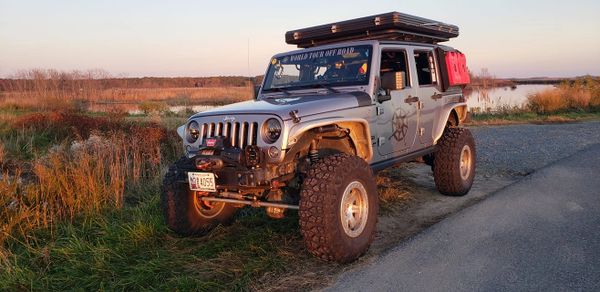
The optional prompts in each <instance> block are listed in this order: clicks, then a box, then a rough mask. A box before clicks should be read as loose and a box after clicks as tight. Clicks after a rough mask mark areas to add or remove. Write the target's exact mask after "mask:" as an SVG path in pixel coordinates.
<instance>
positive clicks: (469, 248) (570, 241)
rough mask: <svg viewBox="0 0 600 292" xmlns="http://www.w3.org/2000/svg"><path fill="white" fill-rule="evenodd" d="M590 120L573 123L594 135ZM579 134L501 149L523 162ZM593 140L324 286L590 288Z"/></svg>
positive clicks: (596, 281) (597, 280)
mask: <svg viewBox="0 0 600 292" xmlns="http://www.w3.org/2000/svg"><path fill="white" fill-rule="evenodd" d="M595 125H596V126H595V128H594V124H586V125H583V127H587V126H591V127H592V128H591V129H595V130H596V131H595V133H594V135H596V136H595V137H596V139H597V134H598V123H596V124H595ZM569 126H572V125H569ZM565 128H567V129H569V128H571V127H558V128H555V127H542V129H553V130H557V131H556V132H553V133H552V134H551V135H557V136H560V135H561V134H562V133H565V132H563V131H562V130H565V131H566V130H567V129H565ZM531 129H534V130H538V129H539V128H531ZM531 129H530V130H531ZM578 129H579V128H576V129H575V130H573V131H576V130H578ZM506 130H507V131H510V130H512V129H510V130H509V129H506ZM515 130H520V128H516V129H515ZM522 133H529V132H522ZM567 133H569V134H570V132H568V131H567ZM581 133H584V134H589V133H588V132H581ZM479 134H480V135H481V133H479ZM503 134H507V133H503ZM532 136H533V135H532ZM540 136H544V135H543V134H542V135H540ZM508 137H509V136H508ZM586 137H587V136H584V137H575V136H573V137H571V138H568V137H560V138H556V137H552V138H550V139H541V140H542V141H544V140H545V141H547V142H550V143H551V144H550V145H549V146H552V147H551V148H549V149H548V148H544V150H545V151H546V152H545V153H541V154H539V155H538V154H537V153H534V154H533V155H532V156H533V157H529V155H524V156H523V155H521V154H520V153H527V151H510V152H509V153H511V154H512V153H515V155H519V156H523V157H518V158H521V159H522V160H521V161H522V163H525V164H526V167H537V166H538V165H540V164H541V163H543V162H544V161H545V160H546V159H548V158H550V157H556V155H563V153H560V154H556V153H555V152H553V151H567V150H572V149H571V148H569V149H563V148H564V146H561V145H556V143H555V142H557V141H561V143H569V142H575V141H580V140H581V139H583V140H584V141H586ZM538 138H539V137H537V136H533V137H531V139H530V140H531V141H532V143H535V142H537V141H540V140H538ZM562 139H568V140H565V141H563V140H562ZM570 139H577V140H570ZM595 142H596V143H595V144H594V145H590V147H588V148H586V149H584V150H582V151H578V152H576V153H574V154H573V155H572V156H568V157H567V158H565V159H560V160H558V161H557V162H554V163H551V164H550V165H549V166H547V167H543V168H541V169H536V171H535V172H534V173H533V174H532V175H531V176H528V177H527V178H525V179H522V180H520V181H518V182H517V183H515V184H512V185H510V186H508V187H507V188H504V189H502V190H500V191H498V192H496V193H494V194H493V195H492V196H491V197H489V198H487V199H486V200H484V201H482V202H480V203H479V204H477V205H474V206H472V207H471V208H467V209H464V210H461V211H460V212H458V213H457V214H455V215H454V216H451V217H449V218H447V219H446V220H444V221H443V222H441V223H439V224H436V225H434V226H432V227H431V228H428V229H427V230H424V231H423V232H421V233H420V234H418V235H416V236H414V237H412V238H410V239H409V240H406V241H404V242H402V243H400V244H399V245H398V246H397V247H396V248H394V249H392V250H391V251H390V252H387V253H384V254H383V255H381V256H379V257H377V258H376V260H375V261H372V262H370V263H368V264H367V265H364V266H361V267H359V268H357V269H355V270H353V271H349V272H346V273H344V274H342V275H341V277H339V278H338V281H337V282H336V283H335V284H334V286H333V287H332V288H331V290H333V291H472V290H474V291H538V290H539V291H546V290H550V291H599V290H598V289H600V264H599V263H600V254H599V253H598V250H599V249H600V238H599V237H598V226H600V215H599V213H598V209H599V208H600V201H599V200H598V195H599V193H598V190H599V188H600V182H599V181H598V180H597V179H596V178H597V174H598V172H599V171H600V164H599V163H600V143H597V142H599V141H598V140H595ZM519 145H522V146H523V147H524V148H525V147H526V146H527V145H524V144H519ZM529 148H531V147H529ZM525 149H528V148H525ZM572 151H575V150H572ZM484 154H485V152H484ZM542 160H544V161H542ZM503 162H504V160H503ZM512 163H515V164H517V165H520V164H521V163H520V161H519V160H515V161H513V162H512Z"/></svg>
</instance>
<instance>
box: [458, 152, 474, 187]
mask: <svg viewBox="0 0 600 292" xmlns="http://www.w3.org/2000/svg"><path fill="white" fill-rule="evenodd" d="M472 159H473V158H472V156H471V147H469V145H465V146H463V148H462V150H461V151H460V177H461V178H462V179H463V180H467V179H469V175H470V174H471V166H472Z"/></svg>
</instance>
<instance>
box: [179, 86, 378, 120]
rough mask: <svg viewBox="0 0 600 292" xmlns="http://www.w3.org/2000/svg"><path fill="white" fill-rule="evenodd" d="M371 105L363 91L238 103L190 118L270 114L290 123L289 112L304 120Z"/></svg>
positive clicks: (283, 97)
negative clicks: (295, 113)
mask: <svg viewBox="0 0 600 292" xmlns="http://www.w3.org/2000/svg"><path fill="white" fill-rule="evenodd" d="M371 103H372V100H371V97H370V96H369V95H368V94H367V93H365V92H362V91H356V92H344V93H334V94H315V95H291V96H282V97H276V98H266V99H260V100H249V101H244V102H238V103H234V104H230V105H226V106H222V107H218V108H214V109H211V110H207V111H204V112H201V113H197V114H195V115H194V116H192V117H191V118H192V119H193V118H198V117H208V116H220V115H235V114H271V115H277V116H279V117H280V118H281V119H282V120H289V119H291V117H290V114H289V113H290V111H295V110H297V111H298V116H299V117H305V116H310V115H314V114H319V113H324V112H330V111H338V110H343V109H348V108H355V107H361V106H367V105H370V104H371Z"/></svg>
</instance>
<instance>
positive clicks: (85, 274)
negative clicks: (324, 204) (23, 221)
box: [0, 184, 306, 290]
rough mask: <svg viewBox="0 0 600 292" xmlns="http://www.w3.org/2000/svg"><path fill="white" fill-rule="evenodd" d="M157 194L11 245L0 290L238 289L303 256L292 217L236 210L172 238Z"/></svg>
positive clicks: (152, 189)
mask: <svg viewBox="0 0 600 292" xmlns="http://www.w3.org/2000/svg"><path fill="white" fill-rule="evenodd" d="M157 189H158V185H157V184H155V185H153V186H151V187H148V188H147V189H146V190H141V191H143V192H144V194H143V195H141V200H140V201H139V202H138V203H136V204H134V205H128V206H126V207H124V208H123V209H121V210H106V211H105V212H103V213H102V214H98V215H95V216H90V217H86V218H79V219H77V220H75V222H73V223H61V224H59V225H57V226H56V228H55V229H54V230H53V231H52V232H50V231H49V230H40V231H37V232H36V233H35V234H33V235H32V238H35V241H34V242H33V243H32V244H30V245H26V244H20V243H18V242H16V241H12V242H11V243H9V249H10V250H11V251H12V252H13V253H14V255H15V257H13V258H12V259H11V261H12V264H11V267H10V269H6V270H4V271H0V290H4V289H6V290H14V289H26V290H31V289H33V290H99V289H101V290H130V289H135V290H146V289H152V290H239V289H245V288H247V287H248V285H250V284H251V282H252V281H253V279H255V278H257V277H259V276H261V275H263V274H265V273H267V272H273V271H281V270H285V269H286V267H287V265H289V264H290V263H291V262H292V261H293V260H294V259H296V256H297V254H298V252H299V250H300V253H303V251H301V249H300V246H301V243H300V234H299V232H298V225H297V216H296V215H295V214H292V213H290V216H288V217H286V219H283V220H279V221H276V220H272V219H270V218H268V217H267V216H266V215H265V214H264V211H263V210H260V209H251V210H250V209H243V210H241V212H240V214H239V215H238V217H242V218H239V219H240V220H236V221H235V223H234V224H233V225H232V226H230V227H226V228H223V227H219V228H217V229H215V230H213V231H212V232H211V233H210V234H209V235H207V236H205V237H201V238H200V237H196V238H195V237H188V238H180V237H178V236H176V235H174V234H172V233H171V232H169V231H168V230H167V228H166V226H165V224H164V223H163V218H162V214H161V212H160V208H159V197H158V195H157V193H156V191H157ZM305 257H306V255H305Z"/></svg>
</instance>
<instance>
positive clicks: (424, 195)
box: [250, 163, 517, 291]
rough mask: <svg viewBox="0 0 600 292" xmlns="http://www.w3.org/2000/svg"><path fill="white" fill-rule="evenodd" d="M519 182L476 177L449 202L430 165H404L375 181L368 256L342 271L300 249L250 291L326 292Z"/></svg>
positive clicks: (340, 268) (506, 177)
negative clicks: (376, 209) (376, 204)
mask: <svg viewBox="0 0 600 292" xmlns="http://www.w3.org/2000/svg"><path fill="white" fill-rule="evenodd" d="M516 180H517V178H515V177H510V176H489V175H486V176H485V177H484V176H483V175H477V176H476V177H475V182H474V184H473V188H472V189H471V191H470V192H469V194H468V195H466V196H464V197H446V196H443V195H441V194H440V193H439V192H438V191H437V190H436V188H435V184H434V182H433V176H432V172H431V168H430V167H429V166H427V165H424V164H414V163H411V164H403V165H401V166H398V167H395V168H391V169H388V170H385V171H382V172H380V173H379V174H378V175H377V188H378V193H379V199H380V206H381V209H380V213H379V218H378V225H377V234H376V237H375V240H374V242H373V245H372V246H371V248H370V249H369V251H368V252H367V254H366V255H365V256H363V257H362V258H360V259H359V260H358V261H356V262H355V263H353V264H350V265H339V264H335V263H328V262H324V261H321V260H318V259H315V258H313V257H311V256H310V255H309V254H308V252H307V251H306V250H304V249H303V248H302V246H301V244H299V245H298V248H299V250H298V252H299V254H298V260H297V261H296V263H295V264H294V265H291V266H289V267H288V268H287V269H286V270H285V271H283V272H279V273H267V274H265V275H263V276H262V277H260V278H259V279H257V281H256V282H254V284H252V285H251V287H250V288H251V289H253V290H261V291H280V290H290V289H293V290H305V289H316V288H322V287H326V286H328V285H329V284H330V283H332V282H333V281H334V280H335V278H336V277H337V275H339V274H340V273H341V272H344V271H347V270H351V269H356V268H359V267H361V266H363V265H365V264H367V263H370V262H372V261H374V260H375V259H377V258H378V257H379V256H381V255H383V254H385V253H386V252H387V251H388V250H390V249H391V248H392V247H394V246H396V245H397V244H398V243H400V242H402V241H403V240H405V239H407V238H409V237H411V236H413V235H415V234H417V233H419V232H420V231H422V230H424V229H425V228H427V227H429V226H431V225H433V224H435V223H437V222H439V221H441V220H443V219H444V218H446V217H447V216H449V215H451V214H453V213H455V212H457V211H459V210H461V209H463V208H465V207H467V206H470V205H472V204H474V203H476V202H478V201H480V200H482V199H484V198H485V197H486V196H488V195H489V194H491V193H493V192H494V191H497V190H499V189H501V188H503V187H506V186H508V185H510V184H512V183H514V182H515V181H516ZM291 216H297V215H291Z"/></svg>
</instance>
